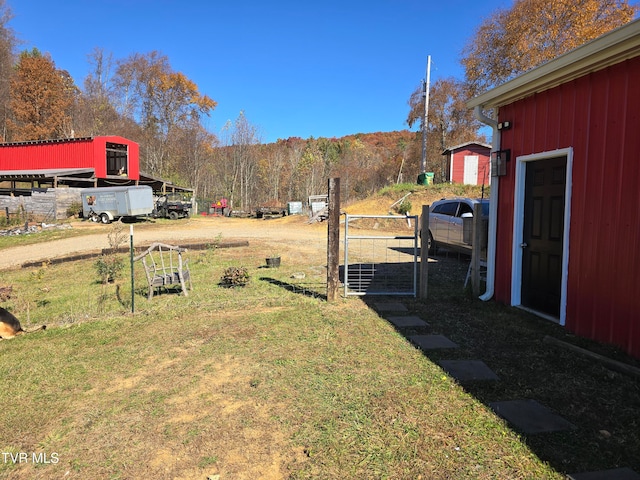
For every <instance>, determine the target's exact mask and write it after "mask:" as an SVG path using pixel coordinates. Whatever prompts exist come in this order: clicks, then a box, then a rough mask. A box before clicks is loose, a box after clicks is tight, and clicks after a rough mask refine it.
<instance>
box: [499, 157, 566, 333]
mask: <svg viewBox="0 0 640 480" xmlns="http://www.w3.org/2000/svg"><path fill="white" fill-rule="evenodd" d="M556 157H566V159H567V173H566V183H565V190H564V225H563V229H564V231H563V238H562V283H561V287H560V288H561V292H560V318H559V319H558V318H555V317H552V316H550V315H547V314H545V313H542V312H538V311H532V310H531V309H529V308H526V307H524V306H523V305H522V292H521V290H522V247H521V246H520V245H521V244H522V241H523V235H524V201H525V198H524V196H525V179H526V173H527V165H528V163H529V162H535V161H538V160H546V159H550V158H556ZM572 170H573V148H572V147H568V148H561V149H558V150H551V151H548V152H541V153H532V154H530V155H522V156H519V157H516V174H515V184H514V186H515V188H514V198H513V235H512V239H513V242H512V245H511V305H512V306H515V307H520V308H525V309H526V310H530V311H532V313H535V314H536V315H539V316H541V317H545V318H548V319H549V320H552V321H554V322H559V323H560V325H563V326H564V325H565V322H566V316H567V278H568V276H569V226H570V225H571V178H572Z"/></svg>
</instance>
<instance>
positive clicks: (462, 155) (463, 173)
mask: <svg viewBox="0 0 640 480" xmlns="http://www.w3.org/2000/svg"><path fill="white" fill-rule="evenodd" d="M490 151H491V145H486V144H484V143H476V142H467V143H463V144H462V145H457V146H455V147H450V148H447V149H446V150H445V151H444V152H442V155H446V158H447V160H446V164H447V175H448V178H447V179H446V180H447V181H449V182H452V183H463V184H465V185H488V184H489V182H490V180H491V176H490V174H489V173H490V172H489V171H490V161H489V152H490Z"/></svg>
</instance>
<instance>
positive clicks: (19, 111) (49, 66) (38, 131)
mask: <svg viewBox="0 0 640 480" xmlns="http://www.w3.org/2000/svg"><path fill="white" fill-rule="evenodd" d="M10 88H11V99H10V102H9V108H10V111H11V118H10V119H8V120H7V127H8V130H9V132H10V137H11V140H12V141H21V140H44V139H51V138H65V137H69V136H71V130H72V128H71V117H70V115H69V111H70V108H71V106H72V104H73V96H74V95H75V93H76V89H75V86H74V84H73V80H72V79H71V77H70V76H69V74H68V73H67V72H64V71H60V70H57V69H56V67H55V64H54V63H53V60H51V58H50V57H49V56H48V55H43V54H42V53H40V51H38V50H37V49H35V48H34V49H33V50H31V51H30V52H28V51H25V52H23V53H22V54H20V58H19V60H18V63H17V65H16V68H15V73H14V75H13V76H12V78H11V82H10Z"/></svg>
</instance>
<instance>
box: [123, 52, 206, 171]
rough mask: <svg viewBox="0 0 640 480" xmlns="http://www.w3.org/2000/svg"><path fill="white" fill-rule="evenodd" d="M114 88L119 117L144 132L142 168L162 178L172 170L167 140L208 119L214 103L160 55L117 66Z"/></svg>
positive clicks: (138, 56) (134, 58)
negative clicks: (184, 128)
mask: <svg viewBox="0 0 640 480" xmlns="http://www.w3.org/2000/svg"><path fill="white" fill-rule="evenodd" d="M113 85H114V88H115V92H116V93H117V96H118V97H117V98H118V99H119V102H118V103H117V107H118V109H119V113H120V114H121V115H123V116H125V117H127V118H132V119H134V120H135V121H136V122H138V123H139V124H140V126H141V128H142V130H143V132H144V137H143V140H144V160H145V167H146V168H147V169H148V170H149V171H150V172H151V173H158V174H162V173H164V172H166V171H168V170H170V169H171V166H170V165H169V159H168V152H169V148H168V139H169V138H170V137H171V136H172V134H173V130H174V129H176V128H182V127H183V126H185V125H187V124H189V122H191V121H194V120H195V121H197V120H200V119H201V117H202V116H203V115H208V114H209V113H210V112H211V111H212V110H213V109H214V108H215V107H216V102H215V101H214V100H212V99H211V98H209V97H208V96H207V95H202V94H201V93H200V92H199V91H198V87H197V85H196V84H195V83H194V82H193V81H191V80H190V79H188V78H187V77H186V76H185V75H184V74H183V73H180V72H175V71H174V70H173V69H172V68H171V65H170V64H169V59H168V58H167V57H166V56H164V55H161V54H160V53H159V52H156V51H154V52H151V53H148V54H145V55H142V54H134V55H131V56H130V57H128V58H127V59H125V60H123V61H120V62H118V65H117V68H116V73H115V77H114V83H113Z"/></svg>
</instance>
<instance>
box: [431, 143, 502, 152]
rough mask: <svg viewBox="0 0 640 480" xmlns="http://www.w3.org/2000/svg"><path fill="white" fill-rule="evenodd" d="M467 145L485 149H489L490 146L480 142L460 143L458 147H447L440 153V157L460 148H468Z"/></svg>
mask: <svg viewBox="0 0 640 480" xmlns="http://www.w3.org/2000/svg"><path fill="white" fill-rule="evenodd" d="M469 145H480V146H481V147H485V148H489V149H490V148H491V145H489V144H487V143H482V142H466V143H461V144H460V145H455V146H453V147H449V148H447V149H445V150H443V151H442V155H446V154H447V153H449V152H453V151H454V150H460V149H461V148H464V147H468V146H469Z"/></svg>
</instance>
